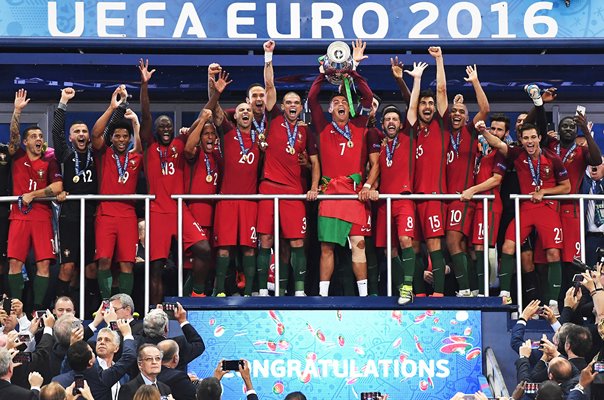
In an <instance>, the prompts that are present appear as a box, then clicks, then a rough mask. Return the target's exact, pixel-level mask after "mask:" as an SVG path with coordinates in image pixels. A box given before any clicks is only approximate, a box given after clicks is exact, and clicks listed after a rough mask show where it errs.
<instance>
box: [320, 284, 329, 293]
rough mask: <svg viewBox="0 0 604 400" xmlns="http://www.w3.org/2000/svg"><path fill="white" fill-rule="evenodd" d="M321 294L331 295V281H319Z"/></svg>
mask: <svg viewBox="0 0 604 400" xmlns="http://www.w3.org/2000/svg"><path fill="white" fill-rule="evenodd" d="M319 296H323V297H326V296H329V281H319Z"/></svg>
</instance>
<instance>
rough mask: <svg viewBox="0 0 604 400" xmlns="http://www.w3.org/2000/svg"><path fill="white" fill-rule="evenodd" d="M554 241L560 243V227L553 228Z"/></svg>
mask: <svg viewBox="0 0 604 400" xmlns="http://www.w3.org/2000/svg"><path fill="white" fill-rule="evenodd" d="M554 243H562V229H560V228H554Z"/></svg>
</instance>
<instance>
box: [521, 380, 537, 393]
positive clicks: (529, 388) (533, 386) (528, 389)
mask: <svg viewBox="0 0 604 400" xmlns="http://www.w3.org/2000/svg"><path fill="white" fill-rule="evenodd" d="M539 385H540V384H539V383H531V382H527V383H526V385H525V386H524V393H525V394H535V393H537V392H538V391H539Z"/></svg>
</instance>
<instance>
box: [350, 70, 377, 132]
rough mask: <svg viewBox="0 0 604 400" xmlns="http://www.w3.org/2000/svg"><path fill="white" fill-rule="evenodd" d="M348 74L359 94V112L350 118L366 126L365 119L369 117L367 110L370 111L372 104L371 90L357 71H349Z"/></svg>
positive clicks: (356, 123) (358, 124)
mask: <svg viewBox="0 0 604 400" xmlns="http://www.w3.org/2000/svg"><path fill="white" fill-rule="evenodd" d="M350 76H351V77H352V78H353V79H354V84H355V85H356V87H357V90H358V91H359V95H360V96H361V107H362V111H361V113H360V114H359V115H358V116H357V117H356V118H353V119H351V122H353V123H354V124H355V125H357V126H362V127H366V126H367V120H368V119H369V112H370V111H371V106H372V104H373V92H372V91H371V88H370V87H369V85H368V84H367V81H366V80H365V78H363V77H362V76H361V75H360V74H359V73H358V72H357V71H352V72H350Z"/></svg>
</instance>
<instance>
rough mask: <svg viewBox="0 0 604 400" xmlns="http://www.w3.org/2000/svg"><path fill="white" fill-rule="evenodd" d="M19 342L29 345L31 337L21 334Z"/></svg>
mask: <svg viewBox="0 0 604 400" xmlns="http://www.w3.org/2000/svg"><path fill="white" fill-rule="evenodd" d="M19 341H20V342H22V343H29V342H31V337H30V336H29V335H28V334H27V333H24V334H19Z"/></svg>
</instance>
